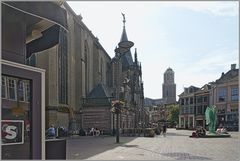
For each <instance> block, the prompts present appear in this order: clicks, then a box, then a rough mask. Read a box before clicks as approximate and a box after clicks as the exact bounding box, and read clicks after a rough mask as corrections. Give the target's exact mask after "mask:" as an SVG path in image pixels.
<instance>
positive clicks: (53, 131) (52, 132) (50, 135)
mask: <svg viewBox="0 0 240 161" xmlns="http://www.w3.org/2000/svg"><path fill="white" fill-rule="evenodd" d="M57 130H58V133H57ZM46 136H47V137H48V138H54V137H62V136H67V129H65V128H64V127H62V126H61V127H58V128H57V129H56V128H55V127H54V125H53V124H52V125H51V126H50V127H49V128H48V129H47V131H46Z"/></svg>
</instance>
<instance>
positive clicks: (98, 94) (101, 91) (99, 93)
mask: <svg viewBox="0 0 240 161" xmlns="http://www.w3.org/2000/svg"><path fill="white" fill-rule="evenodd" d="M87 97H88V98H107V97H111V94H109V93H108V90H107V88H106V86H104V85H102V84H98V85H97V86H96V87H95V88H93V90H92V91H91V92H90V93H89V94H88V96H87Z"/></svg>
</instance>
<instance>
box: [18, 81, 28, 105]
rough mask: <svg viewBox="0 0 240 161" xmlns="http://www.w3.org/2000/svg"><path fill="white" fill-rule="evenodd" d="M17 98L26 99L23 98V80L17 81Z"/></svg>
mask: <svg viewBox="0 0 240 161" xmlns="http://www.w3.org/2000/svg"><path fill="white" fill-rule="evenodd" d="M18 100H19V101H22V102H24V101H25V100H26V98H25V88H24V82H23V81H18Z"/></svg>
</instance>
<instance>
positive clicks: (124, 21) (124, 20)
mask: <svg viewBox="0 0 240 161" xmlns="http://www.w3.org/2000/svg"><path fill="white" fill-rule="evenodd" d="M122 16H123V26H125V23H126V19H125V14H123V13H122Z"/></svg>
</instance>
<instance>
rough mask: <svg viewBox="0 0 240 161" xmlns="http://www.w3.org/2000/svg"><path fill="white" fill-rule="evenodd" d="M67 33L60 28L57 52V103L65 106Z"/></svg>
mask: <svg viewBox="0 0 240 161" xmlns="http://www.w3.org/2000/svg"><path fill="white" fill-rule="evenodd" d="M67 48H68V45H67V33H66V31H65V30H64V29H62V28H60V32H59V52H58V90H59V95H58V96H59V103H62V104H67Z"/></svg>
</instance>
